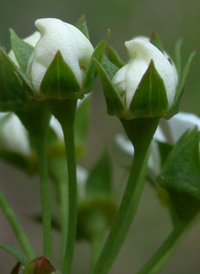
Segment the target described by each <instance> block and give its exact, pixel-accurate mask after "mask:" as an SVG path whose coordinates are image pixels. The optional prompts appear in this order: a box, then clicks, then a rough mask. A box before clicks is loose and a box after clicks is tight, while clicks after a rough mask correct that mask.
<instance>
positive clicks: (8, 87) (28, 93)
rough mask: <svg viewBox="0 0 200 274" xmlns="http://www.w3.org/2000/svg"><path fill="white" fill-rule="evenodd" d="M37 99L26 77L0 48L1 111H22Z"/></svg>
mask: <svg viewBox="0 0 200 274" xmlns="http://www.w3.org/2000/svg"><path fill="white" fill-rule="evenodd" d="M34 98H35V95H34V91H33V88H32V86H31V84H30V82H29V80H28V79H27V77H26V75H25V74H23V72H22V71H21V70H20V69H19V68H18V67H17V66H16V65H15V64H14V63H13V62H12V60H11V59H10V58H9V56H8V55H7V54H6V53H5V51H4V50H3V49H2V48H0V111H14V110H16V109H21V108H23V107H25V106H26V104H27V103H28V102H29V101H30V100H32V99H34Z"/></svg>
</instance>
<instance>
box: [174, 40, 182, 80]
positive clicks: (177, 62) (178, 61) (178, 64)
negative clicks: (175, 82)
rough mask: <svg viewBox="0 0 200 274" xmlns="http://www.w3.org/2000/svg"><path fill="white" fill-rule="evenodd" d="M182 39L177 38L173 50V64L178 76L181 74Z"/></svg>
mask: <svg viewBox="0 0 200 274" xmlns="http://www.w3.org/2000/svg"><path fill="white" fill-rule="evenodd" d="M182 42H183V41H182V40H181V39H179V40H178V41H177V42H176V45H175V52H174V59H173V60H174V64H175V66H176V69H177V72H178V76H179V78H180V76H181V69H182V68H181V46H182Z"/></svg>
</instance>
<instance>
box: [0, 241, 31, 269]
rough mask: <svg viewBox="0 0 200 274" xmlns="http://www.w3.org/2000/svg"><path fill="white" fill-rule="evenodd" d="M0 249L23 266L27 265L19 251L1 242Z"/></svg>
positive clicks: (25, 259)
mask: <svg viewBox="0 0 200 274" xmlns="http://www.w3.org/2000/svg"><path fill="white" fill-rule="evenodd" d="M0 248H2V249H4V250H6V251H7V252H9V253H10V254H11V255H13V256H14V257H15V258H16V259H17V260H18V261H19V262H20V263H21V264H22V265H23V266H25V265H27V263H28V259H27V257H26V256H25V255H24V254H22V253H21V252H20V251H19V250H17V249H15V248H13V247H12V246H9V245H6V244H3V243H1V242H0Z"/></svg>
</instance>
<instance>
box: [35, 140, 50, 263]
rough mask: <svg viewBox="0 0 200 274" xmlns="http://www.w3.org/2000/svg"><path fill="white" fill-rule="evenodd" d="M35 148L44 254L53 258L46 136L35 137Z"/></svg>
mask: <svg viewBox="0 0 200 274" xmlns="http://www.w3.org/2000/svg"><path fill="white" fill-rule="evenodd" d="M33 139H34V144H35V149H36V151H37V157H38V165H39V176H40V195H41V206H42V224H43V243H44V246H43V248H44V256H46V257H47V258H48V259H49V260H51V259H52V232H51V206H50V192H49V182H48V168H47V158H46V138H45V137H43V136H40V138H37V137H34V138H33Z"/></svg>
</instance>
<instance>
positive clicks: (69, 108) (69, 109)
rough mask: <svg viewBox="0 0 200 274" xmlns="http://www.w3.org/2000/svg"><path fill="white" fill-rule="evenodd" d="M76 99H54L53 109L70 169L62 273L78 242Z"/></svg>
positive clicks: (67, 269) (66, 270) (68, 270)
mask: <svg viewBox="0 0 200 274" xmlns="http://www.w3.org/2000/svg"><path fill="white" fill-rule="evenodd" d="M76 103H77V100H75V99H68V100H64V101H55V100H54V101H53V100H52V104H51V105H52V111H53V114H54V115H55V117H56V118H57V119H58V121H59V122H60V124H61V126H62V129H63V133H64V140H65V150H66V158H67V170H68V193H69V195H68V199H69V200H68V210H69V211H68V212H69V214H68V229H67V232H66V233H67V244H66V251H65V254H64V256H63V257H64V260H63V265H62V268H61V270H62V273H64V274H70V273H71V268H72V262H73V254H74V246H75V242H76V226H77V182H76V153H75V143H74V119H75V113H76Z"/></svg>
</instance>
